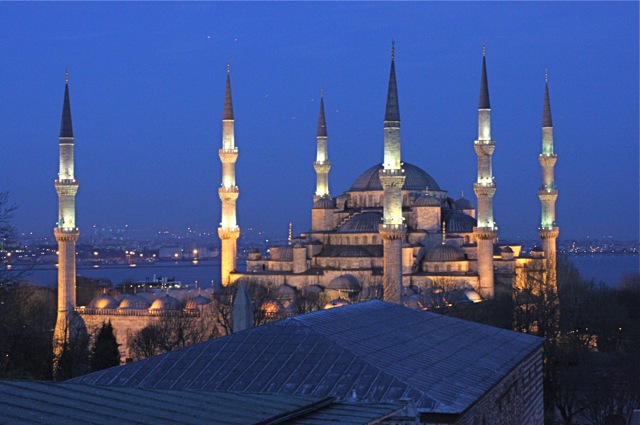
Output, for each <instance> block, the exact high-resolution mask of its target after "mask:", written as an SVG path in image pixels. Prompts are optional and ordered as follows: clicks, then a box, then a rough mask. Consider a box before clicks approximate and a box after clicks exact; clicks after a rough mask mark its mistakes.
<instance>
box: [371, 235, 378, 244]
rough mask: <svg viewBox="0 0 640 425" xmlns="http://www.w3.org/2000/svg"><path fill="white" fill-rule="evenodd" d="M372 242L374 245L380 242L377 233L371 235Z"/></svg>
mask: <svg viewBox="0 0 640 425" xmlns="http://www.w3.org/2000/svg"><path fill="white" fill-rule="evenodd" d="M371 243H372V244H374V245H375V244H377V243H378V237H377V236H376V235H373V236H371Z"/></svg>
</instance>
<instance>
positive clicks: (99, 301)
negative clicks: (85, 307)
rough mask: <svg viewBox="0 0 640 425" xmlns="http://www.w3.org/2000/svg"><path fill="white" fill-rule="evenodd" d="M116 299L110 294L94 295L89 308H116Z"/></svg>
mask: <svg viewBox="0 0 640 425" xmlns="http://www.w3.org/2000/svg"><path fill="white" fill-rule="evenodd" d="M118 304H119V303H118V300H116V299H115V298H113V297H112V296H111V295H107V294H102V295H99V296H97V297H95V298H94V299H93V300H92V301H91V302H90V303H89V308H99V309H103V308H118Z"/></svg>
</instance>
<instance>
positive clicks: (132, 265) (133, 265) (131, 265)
mask: <svg viewBox="0 0 640 425" xmlns="http://www.w3.org/2000/svg"><path fill="white" fill-rule="evenodd" d="M136 265H137V264H129V267H135V266H136Z"/></svg>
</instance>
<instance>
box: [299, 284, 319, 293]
mask: <svg viewBox="0 0 640 425" xmlns="http://www.w3.org/2000/svg"><path fill="white" fill-rule="evenodd" d="M302 292H303V293H304V294H305V295H318V294H321V293H322V292H324V288H323V287H322V286H320V285H309V286H305V287H304V288H302Z"/></svg>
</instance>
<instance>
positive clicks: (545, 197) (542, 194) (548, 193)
mask: <svg viewBox="0 0 640 425" xmlns="http://www.w3.org/2000/svg"><path fill="white" fill-rule="evenodd" d="M538 198H540V202H555V201H556V199H558V191H557V190H549V189H540V190H539V191H538Z"/></svg>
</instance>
